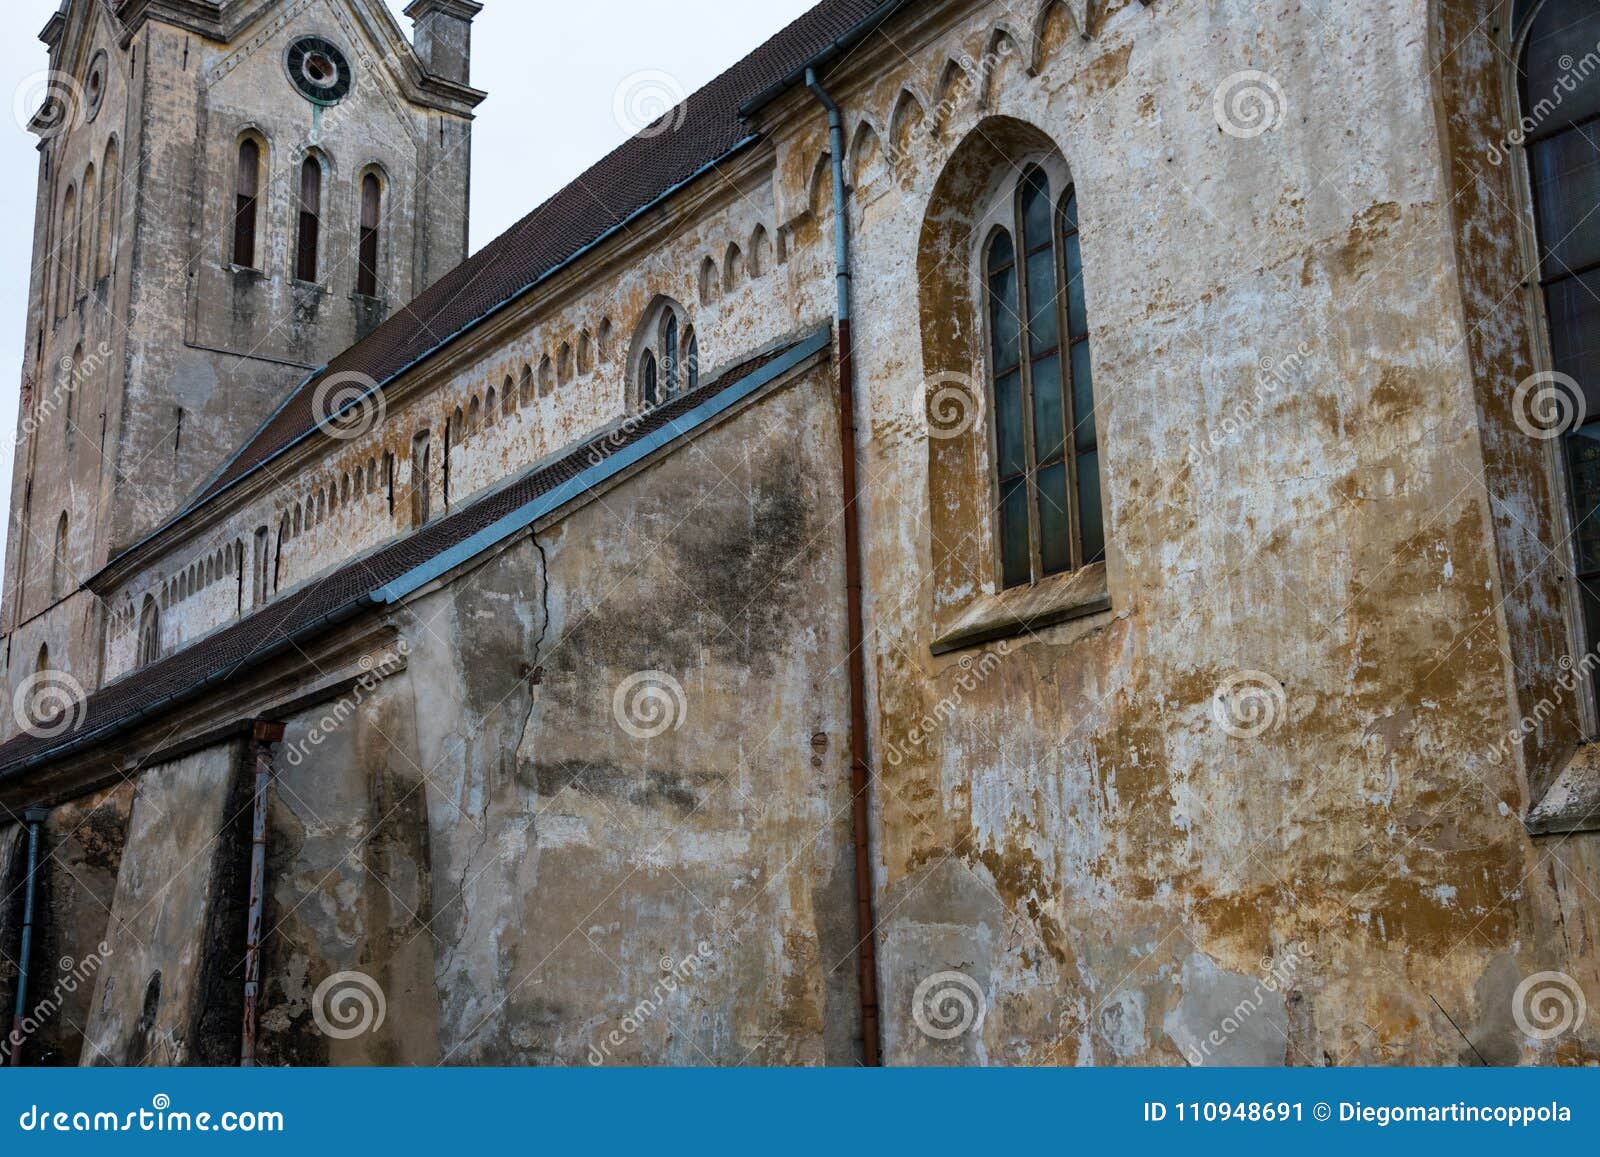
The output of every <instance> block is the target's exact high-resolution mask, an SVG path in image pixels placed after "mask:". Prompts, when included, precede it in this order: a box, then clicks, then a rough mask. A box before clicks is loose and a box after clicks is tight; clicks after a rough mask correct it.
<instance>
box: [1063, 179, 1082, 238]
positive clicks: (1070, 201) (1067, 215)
mask: <svg viewBox="0 0 1600 1157" xmlns="http://www.w3.org/2000/svg"><path fill="white" fill-rule="evenodd" d="M1061 228H1062V230H1063V231H1065V232H1071V233H1076V232H1077V231H1078V194H1077V193H1075V192H1073V191H1071V190H1070V189H1069V190H1068V191H1067V200H1066V203H1065V204H1063V205H1062V206H1061Z"/></svg>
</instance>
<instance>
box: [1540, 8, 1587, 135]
mask: <svg viewBox="0 0 1600 1157" xmlns="http://www.w3.org/2000/svg"><path fill="white" fill-rule="evenodd" d="M1596 44H1600V9H1597V8H1596V6H1595V5H1594V3H1593V2H1592V0H1583V2H1578V0H1550V2H1549V3H1548V4H1546V5H1545V6H1544V8H1543V9H1542V10H1541V11H1540V13H1539V16H1538V19H1536V20H1535V21H1534V22H1533V28H1532V30H1531V31H1530V32H1529V33H1528V50H1527V55H1526V56H1525V57H1524V58H1523V61H1524V64H1525V67H1526V70H1527V71H1526V73H1525V78H1524V83H1523V89H1522V93H1523V95H1522V112H1523V116H1524V118H1525V121H1524V127H1525V128H1527V132H1528V135H1529V136H1536V135H1538V134H1540V133H1544V132H1550V131H1552V130H1554V129H1558V128H1561V127H1562V126H1563V125H1570V124H1572V123H1574V122H1575V121H1580V120H1582V119H1583V118H1585V117H1590V116H1593V115H1594V114H1595V113H1597V112H1600V69H1597V68H1595V67H1594V64H1595V61H1594V59H1593V55H1594V53H1595V45H1596Z"/></svg>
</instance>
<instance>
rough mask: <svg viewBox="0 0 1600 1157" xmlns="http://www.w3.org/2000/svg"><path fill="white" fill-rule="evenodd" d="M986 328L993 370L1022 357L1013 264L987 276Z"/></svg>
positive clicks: (1001, 369)
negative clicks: (987, 311)
mask: <svg viewBox="0 0 1600 1157" xmlns="http://www.w3.org/2000/svg"><path fill="white" fill-rule="evenodd" d="M1006 245H1007V247H1008V248H1009V247H1010V242H1009V241H1007V242H1006ZM998 247H999V246H998V243H997V244H996V248H998ZM989 330H990V340H991V341H992V342H993V351H992V352H993V355H994V370H995V372H996V373H1004V372H1005V371H1006V370H1008V369H1010V368H1011V367H1012V366H1014V365H1016V364H1017V363H1018V362H1020V361H1021V360H1022V355H1021V353H1020V352H1019V345H1018V343H1019V341H1020V334H1019V331H1020V326H1019V324H1018V316H1017V276H1016V267H1015V266H1006V267H1005V268H1003V269H1000V270H997V271H995V272H993V273H991V274H990V275H989Z"/></svg>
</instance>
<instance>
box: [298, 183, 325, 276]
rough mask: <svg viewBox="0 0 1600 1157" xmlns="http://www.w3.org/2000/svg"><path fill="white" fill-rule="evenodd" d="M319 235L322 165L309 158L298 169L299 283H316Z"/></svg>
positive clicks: (320, 230) (320, 225)
mask: <svg viewBox="0 0 1600 1157" xmlns="http://www.w3.org/2000/svg"><path fill="white" fill-rule="evenodd" d="M321 233H322V162H321V161H319V160H318V159H317V158H316V157H315V156H310V157H307V158H306V159H305V161H304V162H303V163H302V164H301V165H300V229H299V234H298V238H297V242H296V249H295V267H294V275H295V277H296V278H297V279H298V280H300V281H315V280H316V279H317V246H318V244H319V243H320V241H321Z"/></svg>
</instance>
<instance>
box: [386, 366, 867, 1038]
mask: <svg viewBox="0 0 1600 1157" xmlns="http://www.w3.org/2000/svg"><path fill="white" fill-rule="evenodd" d="M826 381H827V378H826V377H825V376H823V375H813V376H812V377H810V378H808V379H807V380H805V381H803V382H802V383H801V384H799V385H796V386H794V387H792V388H790V389H788V390H787V391H786V392H784V393H782V394H780V395H778V396H776V397H774V398H772V399H770V400H768V401H765V402H762V403H760V404H759V405H757V406H755V407H754V408H752V409H750V410H748V411H746V412H744V413H743V414H742V415H741V416H739V417H738V418H736V419H734V420H733V421H731V422H729V423H728V424H727V425H725V426H723V427H721V428H719V429H717V430H715V431H713V432H711V433H708V434H705V435H703V436H701V437H699V438H697V439H696V441H695V442H694V443H692V444H691V445H690V446H688V447H686V448H685V449H683V450H680V451H678V452H677V453H676V454H674V455H673V456H672V457H671V458H670V459H668V460H667V461H666V462H664V463H662V464H661V465H660V466H658V467H656V468H655V469H653V470H652V471H650V472H649V474H648V475H647V476H646V477H645V478H640V479H636V480H633V481H630V482H627V483H624V484H623V485H622V486H620V487H618V488H617V489H615V490H612V491H610V492H608V493H606V494H605V495H603V496H601V497H599V498H598V499H597V500H595V501H594V502H593V503H591V504H590V505H588V506H585V507H583V508H582V509H581V510H579V511H577V512H576V513H575V514H573V515H572V516H571V517H569V518H567V519H566V520H565V521H563V522H561V523H560V524H559V525H557V526H554V527H551V528H549V529H548V530H547V531H544V532H541V533H540V534H539V535H538V539H537V542H524V543H522V544H521V545H519V546H517V547H516V548H514V549H512V550H510V551H508V552H507V553H505V554H504V555H502V556H500V557H499V558H498V559H496V560H495V561H494V562H492V563H489V564H488V565H486V566H484V567H483V568H482V569H480V570H478V571H476V572H474V573H473V574H471V575H469V576H467V577H464V578H462V579H460V580H458V581H457V582H456V583H455V585H454V586H453V587H451V588H449V589H447V590H444V591H441V592H440V593H439V594H436V595H433V596H431V597H430V598H428V599H425V600H423V601H421V602H418V603H417V604H415V605H414V607H413V613H414V615H415V624H416V625H415V627H414V628H413V629H412V631H411V632H410V634H411V636H412V637H413V638H415V639H417V640H418V643H419V647H418V651H417V653H416V654H414V655H413V659H412V664H411V669H410V675H409V677H410V678H411V679H413V680H415V681H416V683H417V686H418V703H419V706H420V704H422V703H427V704H428V705H429V707H428V709H426V710H419V715H418V734H419V737H420V741H421V744H420V746H421V753H422V764H423V766H424V767H425V768H428V769H429V776H430V782H431V784H432V786H433V788H434V789H435V790H433V791H431V792H430V795H429V805H430V819H431V823H432V832H433V835H432V840H431V848H432V852H433V856H434V872H433V879H434V895H435V903H436V906H437V915H436V918H435V920H434V922H433V931H434V933H435V934H436V936H437V937H438V939H439V941H440V946H439V948H438V954H439V960H440V965H439V991H440V1003H441V1016H442V1026H441V1033H440V1037H441V1044H442V1045H443V1046H444V1059H445V1060H446V1061H447V1062H448V1063H545V1064H549V1063H558V1064H559V1063H565V1064H583V1063H610V1064H626V1063H639V1062H646V1061H648V1062H651V1063H676V1064H707V1063H715V1064H731V1063H746V1064H763V1063H765V1064H795V1063H813V1064H815V1063H823V1062H831V1063H836V1064H848V1063H851V1061H852V1059H853V1058H854V1057H855V1056H856V1055H857V1045H856V1042H855V1040H854V1038H855V1037H856V1036H857V1035H858V1033H859V1028H858V1026H857V1021H858V1018H857V1012H856V1006H855V996H854V967H855V959H854V954H853V947H854V943H855V938H854V932H853V912H854V909H853V887H852V874H853V866H852V862H851V859H850V852H849V847H850V843H849V806H848V805H849V796H848V770H847V767H846V762H845V761H846V750H847V747H846V743H845V731H844V720H845V719H846V718H847V710H846V703H845V698H844V684H843V682H842V680H841V679H840V678H839V677H838V675H839V672H840V670H841V668H840V661H841V659H842V657H843V645H842V637H843V627H842V604H841V603H840V600H839V598H838V595H837V592H838V589H839V586H840V584H841V582H842V570H841V564H840V562H839V556H838V541H837V538H836V535H835V534H834V532H833V522H832V516H831V514H830V511H832V510H834V509H835V508H836V505H837V493H836V491H835V489H834V478H835V476H836V474H837V465H836V463H837V452H836V448H835V446H836V443H835V441H834V439H835V437H836V435H835V433H834V427H833V425H832V423H830V422H829V421H827V416H828V413H829V410H828V400H827V395H828V389H827V385H826ZM688 511H695V512H696V514H695V516H694V517H692V518H685V513H686V512H688ZM545 573H547V574H548V575H549V590H548V593H547V594H546V593H542V592H541V591H540V590H539V585H538V584H539V580H540V576H541V574H545ZM441 640H448V641H449V642H448V645H441V644H440V642H439V641H441ZM619 688H620V689H621V691H620V692H619ZM680 689H681V691H680ZM619 693H620V695H621V700H620V701H619V700H618V696H619ZM640 696H643V697H644V698H642V699H641V698H640ZM652 712H658V714H652ZM630 727H631V728H632V730H631V731H630V730H629V728H630Z"/></svg>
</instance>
